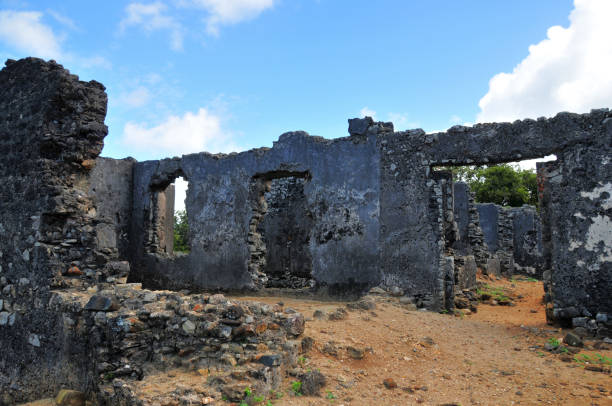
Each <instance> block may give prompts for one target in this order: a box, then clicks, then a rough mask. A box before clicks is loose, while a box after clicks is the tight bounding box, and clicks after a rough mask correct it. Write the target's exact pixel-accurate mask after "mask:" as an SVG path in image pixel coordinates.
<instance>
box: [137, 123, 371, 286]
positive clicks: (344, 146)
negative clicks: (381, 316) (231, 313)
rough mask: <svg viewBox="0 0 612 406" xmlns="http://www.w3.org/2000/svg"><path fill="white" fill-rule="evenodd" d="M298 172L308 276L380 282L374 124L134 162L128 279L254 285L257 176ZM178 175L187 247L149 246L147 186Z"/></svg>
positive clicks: (343, 282)
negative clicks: (361, 132) (337, 135)
mask: <svg viewBox="0 0 612 406" xmlns="http://www.w3.org/2000/svg"><path fill="white" fill-rule="evenodd" d="M304 173H308V177H309V180H308V181H307V182H305V183H304V186H303V193H304V200H303V204H304V210H305V211H306V212H308V213H310V215H311V216H312V218H313V220H312V221H313V223H312V228H311V231H310V236H309V242H308V252H307V254H308V255H307V256H306V257H308V256H309V258H311V260H312V264H311V269H312V272H311V274H312V278H313V279H314V280H315V281H316V283H317V284H318V285H319V286H320V287H325V288H327V289H330V290H331V291H332V292H337V293H343V292H346V291H350V290H353V291H356V292H357V291H363V290H365V289H367V288H368V287H370V286H374V285H377V284H378V283H379V282H380V279H381V275H380V271H379V269H380V267H379V258H380V255H379V245H378V235H379V225H378V215H379V198H378V194H379V175H378V173H379V169H378V152H377V149H376V133H372V134H370V135H368V136H364V137H347V138H342V139H336V140H324V139H321V138H317V137H309V136H308V135H307V134H306V133H303V132H294V133H287V134H283V135H282V136H281V137H280V139H279V141H277V142H276V143H275V144H274V147H273V148H271V149H259V150H252V151H247V152H243V153H240V154H230V155H210V154H207V153H201V154H192V155H186V156H183V157H182V159H171V160H162V161H149V162H142V163H138V164H136V166H135V169H134V193H133V196H134V206H133V215H132V228H131V236H132V238H131V242H132V249H131V254H132V273H131V279H132V280H134V281H142V282H143V283H144V284H145V286H147V287H154V288H173V289H182V288H187V289H203V288H208V289H218V288H220V289H244V288H255V287H257V286H258V281H259V278H260V276H259V275H257V274H255V273H254V270H253V269H249V262H250V261H251V254H250V251H249V247H250V246H252V245H251V244H250V243H249V234H250V227H251V226H253V227H256V226H257V224H255V223H253V224H252V219H253V216H254V215H255V212H256V211H258V209H256V207H255V206H257V204H256V205H255V206H254V205H253V203H254V200H255V199H259V198H263V195H261V194H255V195H253V194H252V193H251V185H252V183H253V180H254V179H257V178H260V177H266V176H269V177H270V179H272V178H282V177H285V176H296V175H300V174H304ZM179 175H181V176H184V177H185V178H186V179H187V180H188V181H189V189H188V191H187V198H186V209H187V216H188V221H189V227H190V235H191V251H190V253H189V254H188V255H186V256H176V257H164V256H160V255H155V254H152V253H151V252H150V251H149V252H147V251H146V249H145V247H146V241H145V240H146V236H147V235H148V230H149V228H150V226H151V223H152V221H151V199H152V195H153V193H154V191H155V190H156V189H159V188H163V187H165V185H167V184H169V183H170V182H172V180H174V178H176V177H177V176H179ZM300 176H301V175H300ZM298 177H299V176H298ZM258 196H259V197H258Z"/></svg>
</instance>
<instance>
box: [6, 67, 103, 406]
mask: <svg viewBox="0 0 612 406" xmlns="http://www.w3.org/2000/svg"><path fill="white" fill-rule="evenodd" d="M0 95H1V97H0V156H1V157H2V159H0V182H2V185H3V187H2V189H1V190H0V201H1V202H2V204H1V205H0V224H1V225H0V233H1V235H2V238H0V289H1V291H0V303H2V311H1V312H0V342H1V343H2V351H1V352H0V394H1V395H0V404H1V403H4V404H12V403H13V402H17V401H21V400H27V399H31V398H32V397H35V396H40V395H50V394H52V393H54V392H55V390H56V389H57V388H58V387H60V386H62V385H66V386H71V387H76V388H81V389H86V388H87V387H88V385H89V382H88V374H87V373H85V371H87V369H88V368H89V366H88V362H87V357H86V355H85V354H84V352H85V346H84V341H86V340H87V338H86V337H85V336H81V335H78V334H74V332H72V331H71V330H70V329H69V328H67V327H66V323H67V321H66V320H65V319H64V318H63V315H62V313H61V312H58V311H56V310H55V309H54V308H53V307H52V306H51V305H50V299H51V297H52V294H51V290H52V289H63V288H67V287H70V286H83V285H88V284H90V283H91V282H92V281H93V278H91V277H90V276H88V275H86V274H85V273H84V272H83V271H81V269H85V268H88V269H96V268H98V267H100V266H102V265H103V260H104V258H103V256H102V257H100V256H99V255H98V253H97V252H96V246H95V242H96V233H95V227H96V221H95V215H96V214H95V208H94V206H93V202H92V199H91V198H90V197H89V196H88V189H89V185H88V182H87V178H88V173H89V171H90V169H91V167H93V165H94V160H95V158H96V156H97V155H98V154H99V153H100V151H101V149H102V145H103V144H102V140H103V138H104V136H105V135H106V132H107V129H106V126H105V125H104V116H105V114H106V94H105V93H104V87H103V86H102V85H101V84H99V83H97V82H95V81H92V82H89V83H85V82H80V81H79V80H78V78H77V77H76V76H74V75H70V74H69V73H68V72H67V71H65V70H64V69H63V68H62V67H61V66H60V65H57V64H55V63H54V62H49V63H47V62H44V61H42V60H40V59H34V58H27V59H23V60H20V61H18V62H15V61H10V60H9V61H7V63H6V67H5V68H4V69H2V71H0ZM72 264H74V265H76V268H74V267H71V265H72Z"/></svg>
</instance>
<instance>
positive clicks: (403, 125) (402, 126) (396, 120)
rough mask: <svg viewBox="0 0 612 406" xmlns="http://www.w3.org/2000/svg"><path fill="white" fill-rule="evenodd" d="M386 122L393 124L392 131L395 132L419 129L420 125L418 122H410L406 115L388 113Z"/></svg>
mask: <svg viewBox="0 0 612 406" xmlns="http://www.w3.org/2000/svg"><path fill="white" fill-rule="evenodd" d="M387 117H388V120H389V121H391V122H392V123H393V129H394V130H395V131H403V130H408V129H412V128H419V126H420V124H419V123H418V121H411V120H410V119H409V115H408V113H389V114H387Z"/></svg>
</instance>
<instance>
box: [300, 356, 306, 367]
mask: <svg viewBox="0 0 612 406" xmlns="http://www.w3.org/2000/svg"><path fill="white" fill-rule="evenodd" d="M297 362H298V364H300V366H302V367H303V366H304V365H306V363H307V362H308V358H306V357H305V356H303V355H300V356H299V357H298V359H297Z"/></svg>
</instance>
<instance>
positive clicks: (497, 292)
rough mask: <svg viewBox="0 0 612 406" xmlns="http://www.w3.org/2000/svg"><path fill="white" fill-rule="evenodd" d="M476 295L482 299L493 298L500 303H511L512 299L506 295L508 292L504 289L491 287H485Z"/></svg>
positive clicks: (479, 289)
mask: <svg viewBox="0 0 612 406" xmlns="http://www.w3.org/2000/svg"><path fill="white" fill-rule="evenodd" d="M476 294H477V295H478V296H480V297H481V298H482V299H485V300H486V298H492V299H495V300H497V301H498V302H509V301H510V298H509V297H508V296H507V294H506V290H505V289H504V288H496V287H494V286H490V285H484V286H482V288H478V289H476Z"/></svg>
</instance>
